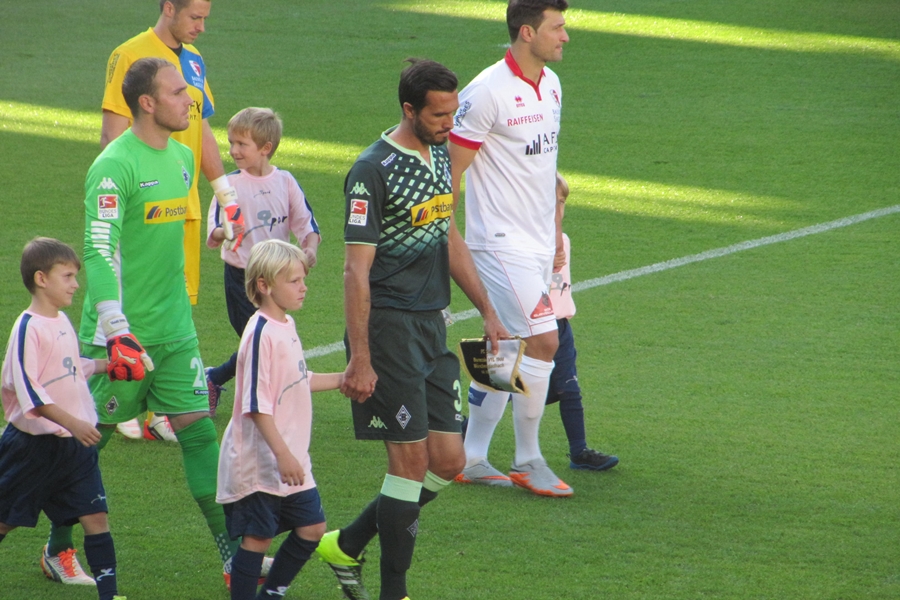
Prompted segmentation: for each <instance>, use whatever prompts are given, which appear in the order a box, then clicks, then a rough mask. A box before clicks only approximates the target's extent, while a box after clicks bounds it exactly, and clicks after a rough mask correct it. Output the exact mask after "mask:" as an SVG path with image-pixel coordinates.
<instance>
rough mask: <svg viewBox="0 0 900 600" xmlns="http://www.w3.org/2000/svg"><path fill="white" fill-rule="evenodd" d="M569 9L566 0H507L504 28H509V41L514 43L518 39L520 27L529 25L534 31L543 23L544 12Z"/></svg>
mask: <svg viewBox="0 0 900 600" xmlns="http://www.w3.org/2000/svg"><path fill="white" fill-rule="evenodd" d="M567 8H569V3H568V2H567V1H566V0H509V5H508V6H507V7H506V26H507V27H509V40H510V41H511V42H515V41H516V40H517V39H518V38H519V30H520V29H522V25H531V26H532V27H533V28H534V29H537V28H538V27H540V26H541V23H543V22H544V11H545V10H558V11H559V12H563V11H564V10H566V9H567Z"/></svg>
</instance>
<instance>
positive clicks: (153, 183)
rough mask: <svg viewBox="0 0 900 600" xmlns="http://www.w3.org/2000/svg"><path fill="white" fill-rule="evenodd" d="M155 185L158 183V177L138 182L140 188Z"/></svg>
mask: <svg viewBox="0 0 900 600" xmlns="http://www.w3.org/2000/svg"><path fill="white" fill-rule="evenodd" d="M155 185H159V179H154V180H153V181H142V182H141V183H140V186H141V189H144V188H148V187H153V186H155Z"/></svg>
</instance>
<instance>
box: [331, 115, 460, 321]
mask: <svg viewBox="0 0 900 600" xmlns="http://www.w3.org/2000/svg"><path fill="white" fill-rule="evenodd" d="M390 131H391V130H388V131H386V132H385V133H383V134H382V135H381V139H380V140H378V141H377V142H375V143H374V144H372V145H371V146H369V147H368V148H367V149H366V150H365V151H364V152H363V153H362V154H360V156H359V158H357V159H356V162H355V163H354V165H353V167H352V168H351V169H350V172H349V173H348V174H347V179H346V180H345V181H344V194H345V197H346V200H347V206H346V225H345V226H344V241H345V242H346V243H348V244H369V245H373V246H377V248H376V251H375V260H374V262H373V264H372V269H371V270H370V272H369V286H370V291H371V298H372V306H373V307H375V308H396V309H401V310H412V311H426V310H440V309H443V308H446V307H447V306H448V305H449V304H450V259H449V253H448V249H447V232H448V230H449V228H450V215H451V213H452V209H453V200H452V188H451V181H450V156H449V154H448V153H447V148H446V147H445V146H432V147H431V163H430V164H429V163H428V162H426V161H425V159H424V158H423V157H422V155H420V154H419V153H418V152H416V151H414V150H409V149H407V148H403V147H402V146H399V145H397V144H396V143H394V141H393V140H391V139H390V138H389V137H388V136H387V134H388V133H390Z"/></svg>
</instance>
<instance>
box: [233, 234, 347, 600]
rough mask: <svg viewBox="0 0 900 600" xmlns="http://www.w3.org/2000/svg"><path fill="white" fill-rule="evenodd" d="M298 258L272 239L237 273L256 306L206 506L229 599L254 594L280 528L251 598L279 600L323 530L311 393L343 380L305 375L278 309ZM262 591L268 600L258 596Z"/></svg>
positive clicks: (287, 298) (286, 300)
mask: <svg viewBox="0 0 900 600" xmlns="http://www.w3.org/2000/svg"><path fill="white" fill-rule="evenodd" d="M308 265H309V259H308V258H307V255H306V254H305V253H304V252H303V251H302V250H300V249H299V248H297V247H296V246H294V245H292V244H289V243H287V242H283V241H281V240H266V241H263V242H260V243H258V244H256V245H255V246H254V247H253V250H252V251H251V253H250V257H249V260H248V262H247V268H246V290H247V296H248V297H249V298H250V300H251V301H252V302H253V304H254V305H255V306H258V307H259V310H257V311H256V312H255V313H254V314H253V315H252V316H251V317H250V319H249V321H248V322H247V327H246V328H245V329H244V335H243V336H242V337H241V345H240V349H239V350H238V358H237V377H236V384H237V393H236V394H235V400H234V409H233V412H232V417H231V422H229V423H228V428H227V429H226V430H225V436H224V438H223V439H222V446H221V451H220V454H219V474H218V491H217V494H216V501H217V502H219V503H220V504H224V508H225V519H226V525H227V527H228V532H229V534H230V535H231V537H232V539H237V538H238V537H240V538H242V539H241V546H240V549H239V550H238V552H237V554H235V556H234V559H233V560H232V568H231V581H230V587H231V597H232V599H247V600H250V599H253V598H256V597H257V595H256V593H257V590H256V587H257V583H258V579H259V576H260V570H261V567H262V561H263V557H264V555H265V552H266V550H268V548H269V546H270V545H271V543H272V539H273V538H274V537H275V536H276V535H278V534H280V533H282V532H285V531H290V532H291V533H290V535H288V537H287V538H286V539H285V541H284V543H283V544H282V545H281V547H280V548H279V550H278V552H277V553H276V555H275V561H274V563H273V564H272V567H271V570H270V571H269V574H268V576H267V577H266V580H265V583H264V584H263V586H264V587H263V589H262V590H261V591H260V597H264V598H267V597H269V596H273V597H282V596H283V595H284V593H285V591H286V590H287V588H288V586H289V585H290V583H291V581H293V579H294V577H295V576H296V575H297V573H298V572H299V571H300V569H301V568H302V567H303V565H304V564H305V563H306V561H307V560H309V557H310V556H311V555H312V553H313V552H314V551H315V549H316V546H317V545H318V543H319V539H321V537H322V535H323V534H324V533H325V531H326V527H325V513H324V511H323V510H322V504H321V500H320V498H319V492H318V490H317V488H316V483H315V480H314V479H313V474H312V464H311V462H310V458H309V441H310V433H311V430H312V427H311V425H312V398H311V392H317V391H323V390H333V389H337V388H339V387H340V384H341V381H342V380H343V373H312V372H311V371H309V370H308V369H307V368H306V360H305V359H304V356H303V346H302V344H301V343H300V337H299V336H298V335H297V329H296V326H295V324H294V320H293V319H292V318H291V316H290V315H288V314H287V311H293V310H298V309H299V308H300V307H301V306H302V305H303V300H304V298H305V297H306V289H307V288H306V284H305V283H304V278H305V277H306V274H307V270H308ZM267 594H268V595H267Z"/></svg>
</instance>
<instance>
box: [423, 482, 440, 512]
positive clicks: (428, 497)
mask: <svg viewBox="0 0 900 600" xmlns="http://www.w3.org/2000/svg"><path fill="white" fill-rule="evenodd" d="M437 495H438V493H437V492H432V491H431V490H429V489H425V488H424V487H423V488H422V492H421V493H420V494H419V508H421V507H423V506H425V505H426V504H428V503H429V502H431V501H432V500H434V499H435V498H437Z"/></svg>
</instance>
